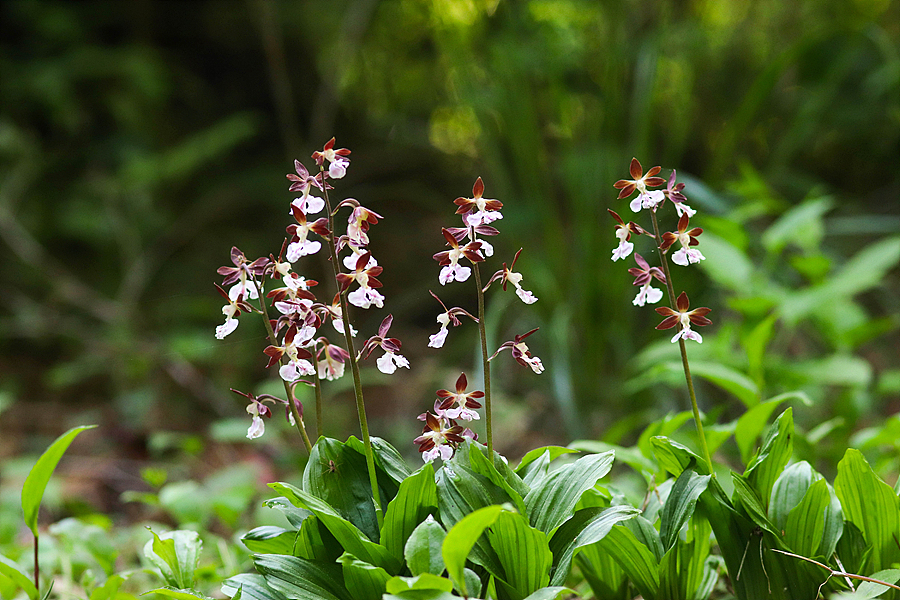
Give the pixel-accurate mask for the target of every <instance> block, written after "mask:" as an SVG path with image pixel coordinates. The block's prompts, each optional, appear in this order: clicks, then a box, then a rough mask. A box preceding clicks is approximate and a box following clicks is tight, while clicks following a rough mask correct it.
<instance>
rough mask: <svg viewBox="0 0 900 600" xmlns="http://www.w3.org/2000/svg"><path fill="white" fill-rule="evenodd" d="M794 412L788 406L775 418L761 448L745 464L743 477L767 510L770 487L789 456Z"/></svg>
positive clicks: (792, 445) (791, 449) (791, 446)
mask: <svg viewBox="0 0 900 600" xmlns="http://www.w3.org/2000/svg"><path fill="white" fill-rule="evenodd" d="M793 435H794V412H793V410H792V409H790V408H788V409H787V410H785V411H784V412H783V413H781V415H779V417H778V418H777V419H776V420H775V423H773V424H772V426H771V427H770V428H769V430H768V432H767V433H766V439H765V440H764V441H763V445H762V448H760V450H759V452H758V453H757V454H756V456H755V457H754V458H753V460H751V461H750V464H749V465H747V470H746V471H745V472H744V477H746V478H747V481H748V482H749V483H750V485H751V486H753V488H754V489H755V490H756V492H757V494H759V498H760V500H761V501H762V504H763V507H764V508H765V509H766V511H768V508H769V498H770V497H771V494H772V487H773V486H774V485H775V481H776V480H777V479H778V477H779V476H780V475H781V473H782V471H783V470H784V467H785V465H786V464H787V463H788V461H789V460H790V458H791V453H792V452H793V448H794V444H793V441H792V440H791V437H792V436H793Z"/></svg>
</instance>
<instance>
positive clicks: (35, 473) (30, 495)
mask: <svg viewBox="0 0 900 600" xmlns="http://www.w3.org/2000/svg"><path fill="white" fill-rule="evenodd" d="M94 427H96V425H82V426H81V427H73V428H72V429H70V430H68V431H67V432H65V433H64V434H62V435H61V436H59V437H58V438H56V440H55V441H54V442H53V443H52V444H50V447H49V448H47V449H46V450H45V451H44V453H43V454H41V457H40V458H39V459H38V461H37V462H36V463H35V465H34V467H32V468H31V471H30V472H29V473H28V477H26V478H25V484H24V485H23V486H22V512H23V513H24V515H25V525H27V526H28V528H29V529H31V533H33V534H34V537H38V528H37V522H38V511H39V510H40V508H41V499H42V498H43V497H44V490H45V489H46V488H47V482H48V481H50V476H51V475H53V471H54V470H55V469H56V465H57V464H59V461H60V459H61V458H62V455H63V454H64V453H65V452H66V449H68V447H69V444H71V443H72V440H74V439H75V436H77V435H78V434H79V433H81V432H82V431H86V430H88V429H93V428H94Z"/></svg>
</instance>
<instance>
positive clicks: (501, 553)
mask: <svg viewBox="0 0 900 600" xmlns="http://www.w3.org/2000/svg"><path fill="white" fill-rule="evenodd" d="M487 538H488V541H489V542H490V544H491V546H492V547H493V548H494V550H495V551H496V552H497V557H498V558H499V559H500V564H501V565H503V571H504V573H505V577H504V578H503V579H504V581H505V582H506V583H508V584H509V585H510V586H512V587H513V588H514V589H515V590H516V592H517V594H518V595H519V596H526V595H528V594H531V593H532V592H536V591H537V590H538V589H540V588H542V587H544V586H546V585H547V584H548V583H550V567H551V566H552V565H553V554H551V553H550V547H549V545H548V544H547V535H546V534H545V533H544V532H542V531H539V530H537V529H535V528H533V527H531V526H530V525H529V524H528V521H527V520H526V518H525V517H524V516H522V515H521V514H519V513H512V512H502V513H500V514H499V516H498V517H497V519H496V521H495V522H494V524H493V525H492V526H491V528H490V529H489V530H488V532H487Z"/></svg>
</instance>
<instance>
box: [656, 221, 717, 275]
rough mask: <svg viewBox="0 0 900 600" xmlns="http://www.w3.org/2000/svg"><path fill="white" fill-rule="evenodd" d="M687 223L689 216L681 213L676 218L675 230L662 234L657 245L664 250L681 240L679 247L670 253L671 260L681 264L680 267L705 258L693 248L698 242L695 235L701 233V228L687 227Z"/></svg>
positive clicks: (688, 222)
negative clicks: (676, 227)
mask: <svg viewBox="0 0 900 600" xmlns="http://www.w3.org/2000/svg"><path fill="white" fill-rule="evenodd" d="M689 224H690V217H689V216H688V214H687V213H685V214H683V215H681V218H680V219H678V229H677V231H667V232H666V233H664V234H662V243H661V244H660V245H659V249H660V250H662V251H663V252H666V251H667V250H668V249H669V248H670V247H671V246H672V244H674V243H675V242H676V241H678V242H681V249H680V250H677V251H675V252H674V253H673V254H672V262H673V263H675V264H676V265H681V266H682V267H686V266H688V265H690V264H694V263H698V262H700V261H701V260H705V259H706V257H705V256H703V255H702V254H700V251H699V250H697V249H696V248H694V246H696V245H698V244H699V243H700V241H699V240H698V239H697V236H699V235H700V234H701V233H703V229H701V228H700V227H694V228H693V229H688V225H689Z"/></svg>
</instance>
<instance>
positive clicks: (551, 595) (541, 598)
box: [525, 585, 574, 600]
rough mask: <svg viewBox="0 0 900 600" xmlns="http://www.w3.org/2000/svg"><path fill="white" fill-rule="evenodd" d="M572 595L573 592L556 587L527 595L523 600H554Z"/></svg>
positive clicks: (565, 588)
mask: <svg viewBox="0 0 900 600" xmlns="http://www.w3.org/2000/svg"><path fill="white" fill-rule="evenodd" d="M573 593H574V592H573V591H572V590H570V589H569V588H567V587H562V586H559V585H556V586H553V587H545V588H541V589H539V590H537V591H535V592H534V593H533V594H529V595H528V597H527V598H525V600H556V599H557V598H561V597H563V596H564V595H565V596H566V597H568V595H569V594H573Z"/></svg>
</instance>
